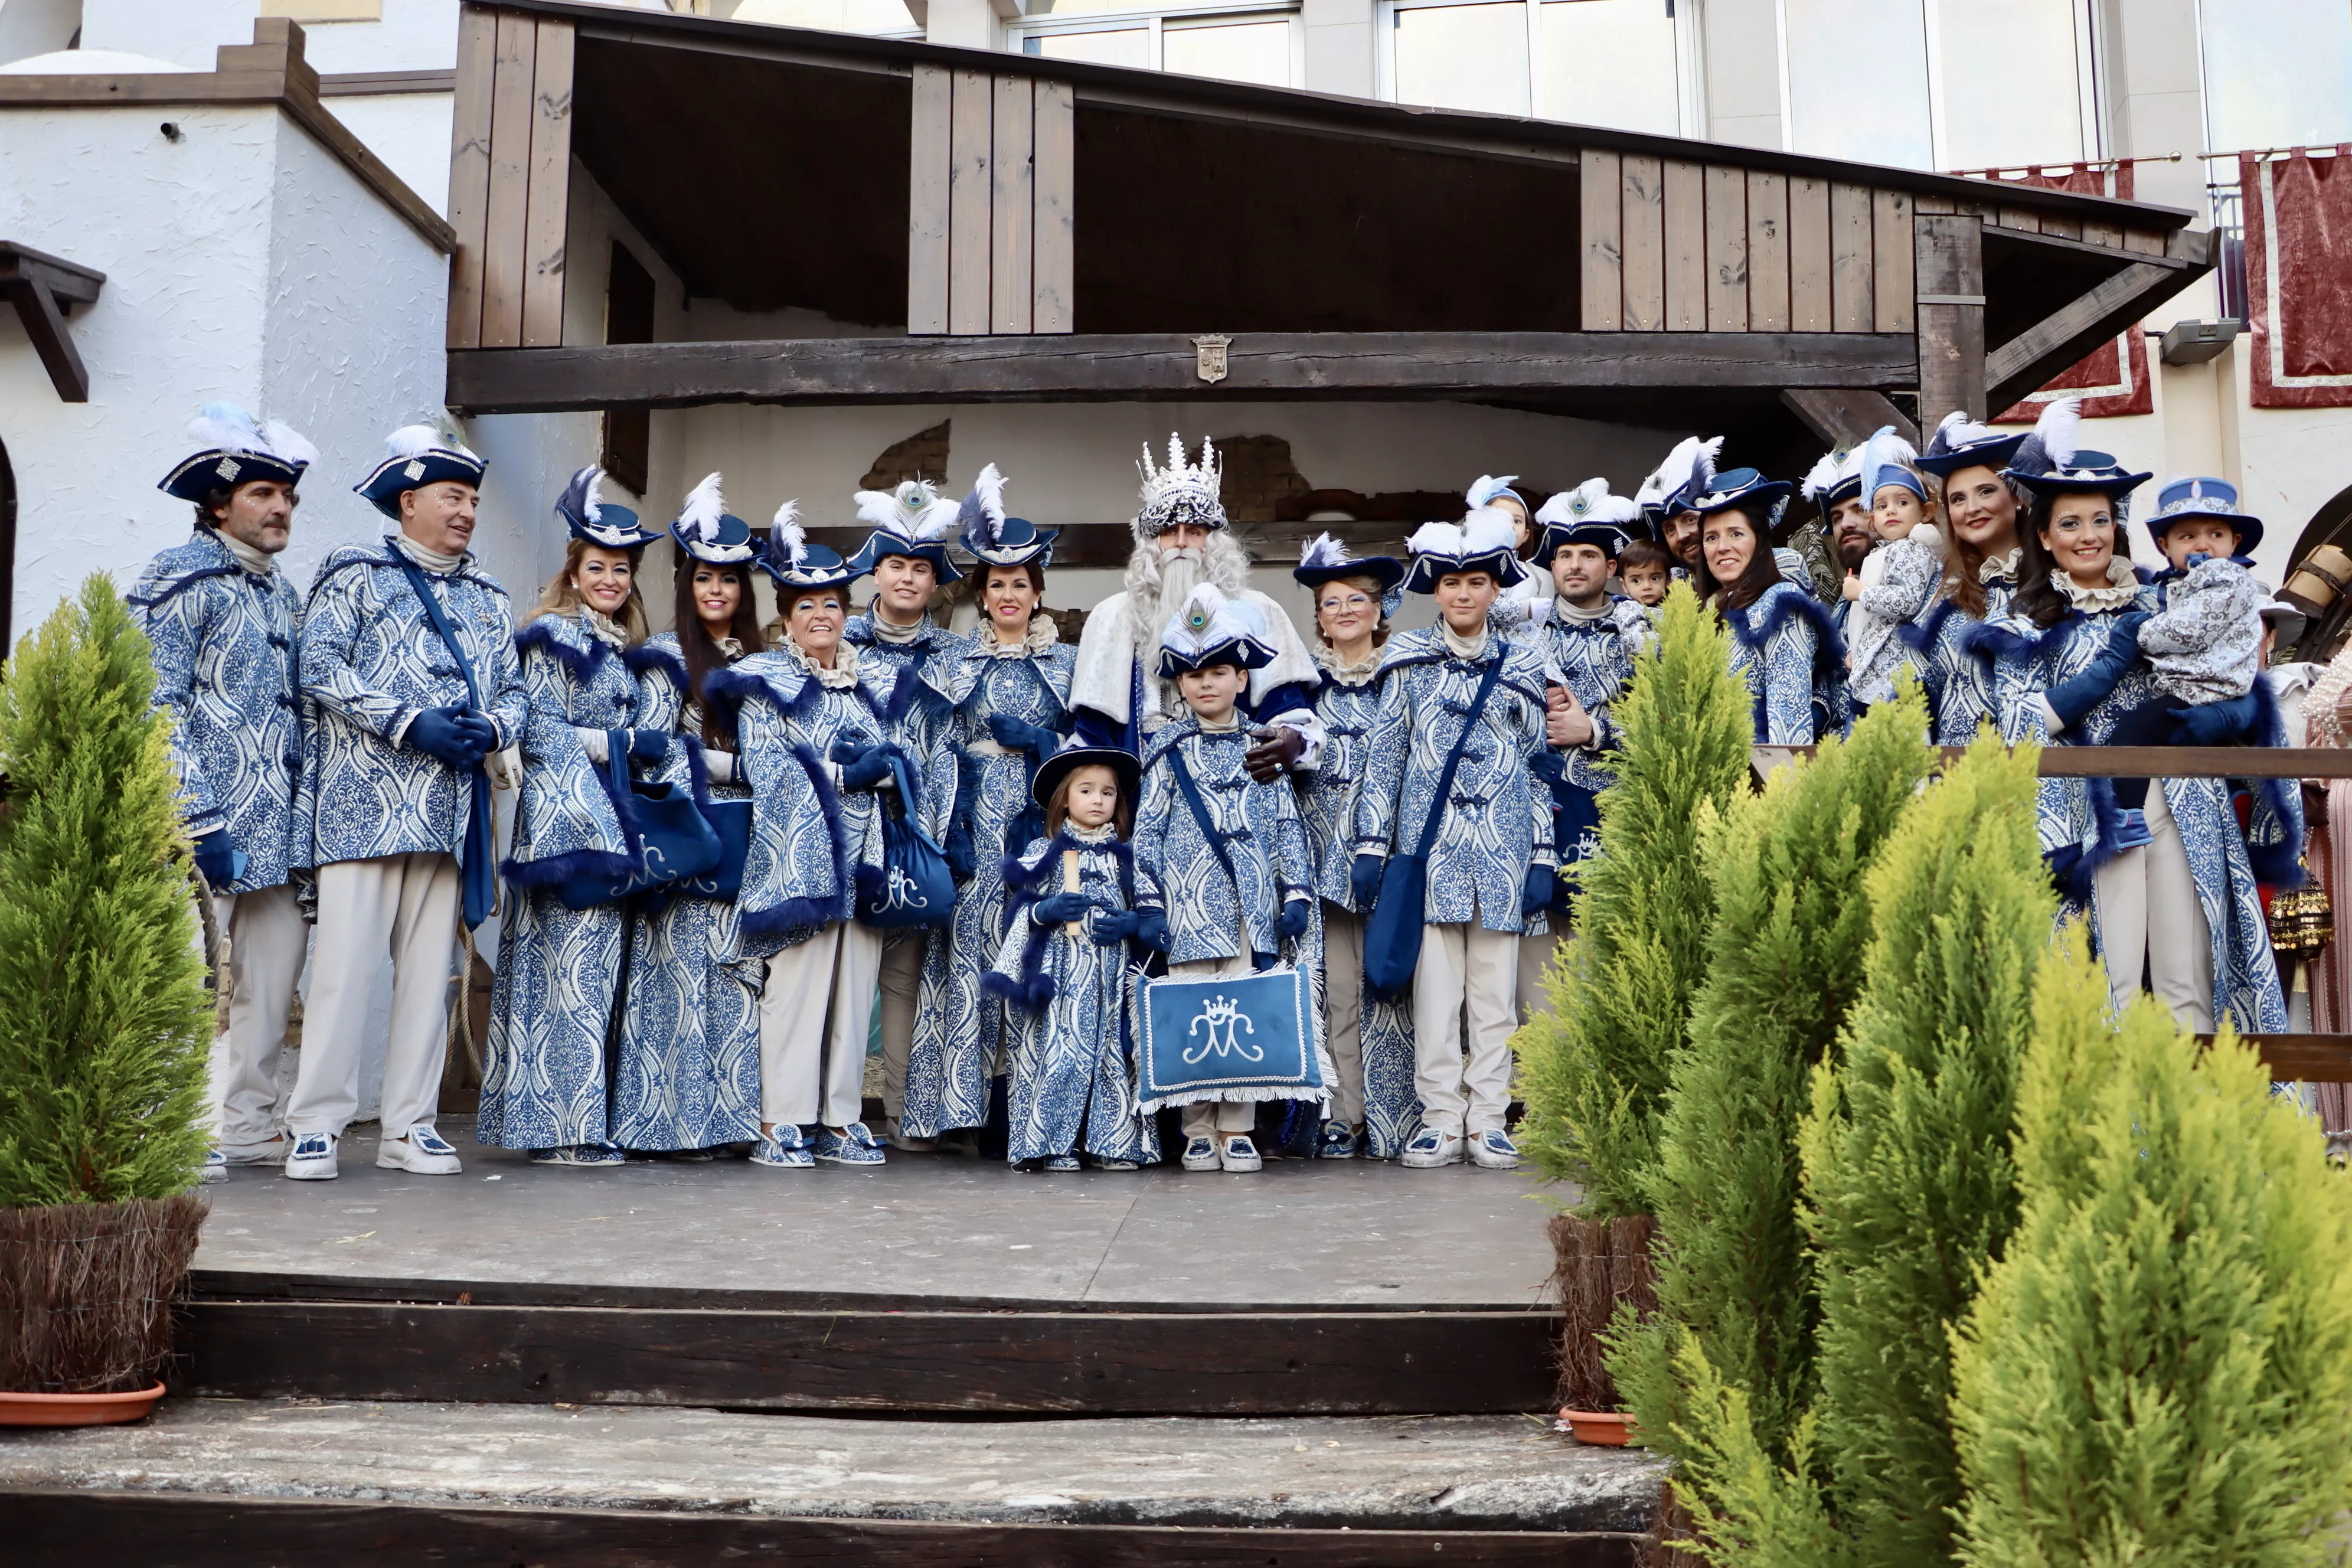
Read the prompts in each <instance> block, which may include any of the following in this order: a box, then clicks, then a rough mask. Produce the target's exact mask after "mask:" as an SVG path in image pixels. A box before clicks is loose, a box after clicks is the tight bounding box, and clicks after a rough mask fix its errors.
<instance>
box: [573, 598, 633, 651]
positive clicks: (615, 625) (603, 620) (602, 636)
mask: <svg viewBox="0 0 2352 1568" xmlns="http://www.w3.org/2000/svg"><path fill="white" fill-rule="evenodd" d="M580 624H581V625H582V626H586V627H587V628H588V634H589V635H590V636H591V637H594V638H595V639H596V640H597V641H598V642H600V643H603V644H604V646H605V647H628V646H629V634H628V633H627V632H626V631H625V630H623V629H622V626H621V624H620V623H619V622H618V621H615V620H614V619H613V617H612V616H608V615H606V614H605V613H604V611H602V610H600V609H598V608H596V607H595V606H594V605H581V606H580Z"/></svg>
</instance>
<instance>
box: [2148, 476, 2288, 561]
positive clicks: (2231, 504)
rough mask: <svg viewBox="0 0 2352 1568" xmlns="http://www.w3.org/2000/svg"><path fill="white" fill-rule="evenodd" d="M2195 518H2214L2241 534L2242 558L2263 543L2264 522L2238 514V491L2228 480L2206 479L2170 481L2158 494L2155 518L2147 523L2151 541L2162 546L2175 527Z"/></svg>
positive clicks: (2238, 551)
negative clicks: (2161, 543)
mask: <svg viewBox="0 0 2352 1568" xmlns="http://www.w3.org/2000/svg"><path fill="white" fill-rule="evenodd" d="M2193 517H2204V518H2211V519H2212V520H2214V521H2217V522H2226V523H2228V524H2229V525H2230V526H2231V528H2234V529H2236V530H2237V531H2238V550H2237V553H2239V554H2241V555H2252V553H2253V552H2254V546H2255V545H2257V544H2260V543H2261V542H2263V520H2262V519H2261V518H2259V517H2256V516H2254V515H2253V513H2252V512H2246V511H2240V510H2238V487H2237V486H2235V485H2233V484H2231V482H2230V481H2229V480H2227V479H2210V478H2207V477H2204V476H2201V475H2200V476H2193V477H2188V478H2182V479H2167V480H2165V481H2164V488H2163V489H2159V490H2158V491H2157V492H2156V514H2155V515H2154V516H2152V517H2150V518H2149V519H2148V520H2147V531H2148V535H2149V537H2151V538H2153V539H2155V540H2157V541H2158V542H2162V540H2163V538H2164V536H2165V535H2166V534H2168V533H2169V532H2171V531H2172V525H2173V524H2174V523H2177V522H2186V521H2189V519H2190V518H2193Z"/></svg>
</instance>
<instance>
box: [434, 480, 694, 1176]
mask: <svg viewBox="0 0 2352 1568" xmlns="http://www.w3.org/2000/svg"><path fill="white" fill-rule="evenodd" d="M603 478H604V471H603V470H602V469H601V468H596V467H594V466H593V465H591V466H590V467H588V468H583V469H581V470H580V471H579V472H578V473H576V474H574V475H573V476H572V482H571V484H570V485H569V486H567V487H566V488H565V489H564V492H563V496H562V500H558V501H557V502H556V503H555V511H556V515H557V516H559V517H561V518H562V519H563V521H564V524H565V526H566V527H567V528H568V529H569V530H570V531H571V535H572V537H571V541H570V542H569V543H568V544H567V546H566V547H565V549H564V552H563V566H562V570H561V571H559V572H557V573H556V574H555V575H554V576H553V577H552V578H551V579H550V580H549V582H548V584H547V589H546V592H545V593H544V594H542V595H541V597H540V602H539V604H538V605H535V606H534V607H533V608H532V609H531V611H530V615H529V616H527V617H525V620H524V625H523V627H522V629H521V630H520V631H519V632H517V633H516V634H515V647H516V648H517V649H518V650H519V652H520V655H521V662H522V680H523V689H524V691H525V693H526V694H527V695H528V697H529V698H530V721H529V722H528V723H527V724H526V725H525V726H524V729H523V734H522V743H521V744H522V784H521V787H520V790H519V792H518V798H517V804H516V808H515V828H514V847H513V853H512V854H511V856H510V857H509V859H508V861H507V863H506V868H505V869H506V876H507V884H508V886H509V889H511V894H512V896H511V897H510V899H509V903H508V908H507V914H506V922H505V926H504V929H503V931H502V932H501V935H500V939H499V966H498V980H497V983H496V984H495V985H494V986H493V987H492V990H491V994H490V1033H489V1047H488V1052H487V1053H486V1055H485V1057H484V1060H483V1064H482V1103H481V1112H480V1115H479V1117H478V1120H477V1121H476V1122H475V1136H476V1137H477V1138H478V1139H479V1140H480V1141H481V1142H484V1143H490V1144H497V1145H499V1146H500V1147H503V1148H508V1149H528V1150H530V1152H531V1160H532V1163H535V1164H542V1165H554V1166H568V1167H593V1166H609V1165H618V1164H621V1163H625V1160H626V1158H627V1156H626V1155H625V1154H624V1153H623V1152H621V1150H620V1148H619V1146H618V1145H617V1144H616V1143H615V1142H614V1139H613V1136H612V1128H611V1125H610V1121H611V1111H612V1109H613V1106H612V1086H611V1084H610V1083H609V1081H608V1079H607V1077H606V1073H605V1056H604V1050H605V1041H606V1038H607V1037H608V1034H609V1033H610V1031H611V1029H612V1026H613V1008H614V1004H615V1001H616V998H618V997H619V996H620V995H621V994H622V993H623V989H624V981H625V970H626V967H627V952H626V943H625V927H626V922H627V919H628V911H627V906H625V904H623V903H621V902H619V901H617V900H615V901H611V902H604V903H597V904H593V905H590V906H589V907H587V908H585V909H575V908H573V907H572V905H571V904H570V903H569V902H567V901H566V899H565V898H564V896H563V894H564V892H565V890H566V888H567V884H571V885H572V886H573V887H574V888H576V885H577V883H576V879H592V880H593V879H600V878H602V879H612V880H614V881H615V882H617V881H619V880H621V879H625V878H627V877H629V876H631V875H632V874H634V873H635V872H637V871H639V870H640V869H641V868H642V860H641V852H640V850H639V848H638V847H637V844H636V837H635V832H634V830H633V827H634V818H635V811H634V807H633V805H632V803H631V800H630V791H629V788H628V784H627V782H626V779H627V774H628V773H629V771H630V770H633V769H634V770H636V771H638V772H643V773H652V772H654V771H656V770H657V769H658V768H659V767H660V765H661V763H662V762H663V761H664V759H665V758H667V755H668V752H669V741H670V737H669V731H667V728H662V727H640V726H639V698H638V693H637V681H636V677H635V674H634V673H633V672H632V671H631V669H630V668H629V664H628V661H627V658H626V657H625V656H626V655H627V653H628V652H629V651H630V650H632V649H634V648H635V647H636V646H637V645H638V644H639V643H641V642H643V641H644V639H645V628H646V617H645V606H644V603H643V601H642V600H641V599H640V598H639V596H638V594H637V583H636V574H637V563H638V561H639V559H640V557H641V556H642V555H643V554H644V552H645V546H646V543H647V542H649V541H650V540H651V539H652V538H654V537H655V536H654V535H652V534H650V533H648V532H646V531H645V530H644V529H642V528H640V527H639V526H638V523H637V519H636V514H635V513H634V512H632V511H630V510H627V509H626V508H625V507H618V506H612V505H609V504H606V503H605V502H604V500H603V499H602V498H601V497H600V496H599V495H598V493H597V491H598V486H599V483H600V481H601V480H602V479H603ZM614 746H620V747H623V748H625V755H624V756H623V757H622V758H621V759H620V763H621V772H622V777H621V778H620V779H618V780H616V779H615V777H614V767H613V765H612V764H613V763H614V756H613V748H614Z"/></svg>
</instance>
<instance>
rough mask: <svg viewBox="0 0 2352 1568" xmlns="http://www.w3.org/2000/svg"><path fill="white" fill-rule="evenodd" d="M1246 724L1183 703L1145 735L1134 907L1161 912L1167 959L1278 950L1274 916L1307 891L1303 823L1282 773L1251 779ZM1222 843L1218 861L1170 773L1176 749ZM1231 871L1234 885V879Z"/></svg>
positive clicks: (1266, 953) (1189, 959)
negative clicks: (1209, 718)
mask: <svg viewBox="0 0 2352 1568" xmlns="http://www.w3.org/2000/svg"><path fill="white" fill-rule="evenodd" d="M1250 744H1251V742H1250V738H1249V731H1248V730H1247V729H1246V728H1244V727H1240V726H1236V727H1235V728H1234V729H1231V730H1203V729H1202V728H1201V721H1200V720H1199V719H1197V718H1195V717H1194V716H1193V715H1192V713H1190V712H1187V713H1186V714H1185V715H1184V716H1183V717H1182V718H1181V719H1179V720H1177V721H1175V722H1173V723H1171V724H1166V725H1163V726H1161V727H1160V730H1159V731H1157V732H1156V733H1154V734H1153V735H1152V737H1151V738H1150V740H1149V741H1147V742H1144V750H1143V804H1142V805H1141V807H1140V808H1139V810H1138V811H1137V812H1136V815H1135V838H1134V846H1135V907H1136V909H1137V910H1141V911H1158V912H1160V913H1161V914H1164V915H1165V916H1166V917H1167V919H1168V936H1169V948H1168V962H1169V963H1194V962H1197V961H1199V960H1201V959H1206V958H1239V957H1243V956H1244V952H1243V949H1242V947H1241V946H1240V943H1241V942H1243V941H1244V940H1245V941H1247V942H1248V943H1249V947H1248V953H1249V954H1253V955H1264V956H1266V957H1272V956H1274V955H1275V954H1276V953H1279V952H1281V951H1282V940H1281V937H1280V936H1279V934H1278V933H1277V932H1276V930H1275V923H1274V922H1275V918H1276V916H1277V915H1279V914H1280V913H1281V912H1282V906H1283V905H1284V904H1286V903H1287V902H1288V901H1289V900H1292V899H1304V898H1307V897H1310V896H1311V894H1312V892H1313V889H1312V888H1311V886H1310V885H1309V878H1308V875H1307V833H1306V828H1305V826H1304V825H1303V824H1302V823H1301V822H1300V820H1299V816H1298V799H1297V795H1296V793H1295V792H1294V791H1293V790H1292V789H1291V787H1290V784H1289V782H1288V781H1287V780H1285V779H1276V780H1275V781H1274V782H1273V783H1272V784H1259V783H1258V782H1257V781H1256V780H1255V779H1253V778H1251V777H1250V776H1249V774H1248V773H1247V772H1246V771H1244V768H1243V767H1242V754H1243V753H1244V752H1246V751H1248V750H1249V747H1250ZM1180 752H1181V755H1182V756H1183V759H1184V766H1185V769H1186V771H1187V772H1189V773H1191V775H1192V784H1193V786H1194V787H1195V788H1196V789H1197V790H1198V791H1199V793H1200V796H1201V805H1202V809H1203V810H1205V811H1206V812H1207V813H1208V815H1209V818H1210V821H1211V823H1212V825H1213V826H1214V828H1215V830H1216V836H1217V842H1218V843H1220V844H1222V845H1223V847H1224V854H1225V858H1226V859H1230V860H1231V861H1232V863H1233V872H1232V874H1231V875H1230V876H1229V875H1227V873H1226V871H1225V863H1224V860H1223V859H1220V858H1219V857H1218V854H1217V851H1216V849H1215V848H1214V847H1212V845H1211V843H1210V840H1209V838H1208V837H1207V836H1206V835H1204V834H1203V833H1202V830H1201V822H1200V819H1199V818H1198V817H1197V816H1194V815H1193V813H1192V807H1191V806H1190V805H1188V804H1187V803H1186V801H1185V799H1184V795H1183V791H1182V790H1181V788H1180V787H1179V786H1178V784H1177V782H1176V770H1175V768H1174V767H1173V765H1172V764H1171V759H1172V758H1173V757H1174V756H1176V755H1177V754H1179V753H1180ZM1236 881H1238V886H1236Z"/></svg>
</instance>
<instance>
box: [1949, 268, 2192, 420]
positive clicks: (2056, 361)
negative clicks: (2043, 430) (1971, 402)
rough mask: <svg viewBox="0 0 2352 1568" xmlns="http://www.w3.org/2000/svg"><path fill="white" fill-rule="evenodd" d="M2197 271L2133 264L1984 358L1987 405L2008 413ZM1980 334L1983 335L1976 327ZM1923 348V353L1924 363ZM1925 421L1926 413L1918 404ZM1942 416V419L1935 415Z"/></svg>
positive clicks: (2174, 291) (2182, 285)
mask: <svg viewBox="0 0 2352 1568" xmlns="http://www.w3.org/2000/svg"><path fill="white" fill-rule="evenodd" d="M2204 271H2205V269H2204V268H2198V267H2182V266H2179V265H2166V264H2160V263H2158V262H2155V261H2151V260H2145V259H2143V260H2137V261H2134V262H2133V263H2132V264H2131V265H2130V266H2128V267H2126V268H2124V269H2123V270H2122V271H2120V272H2118V273H2116V275H2115V276H2114V277H2112V278H2110V279H2107V280H2106V281H2105V282H2104V283H2102V284H2100V285H2099V286H2098V287H2097V288H2095V289H2092V290H2091V291H2090V292H2089V293H2087V294H2084V295H2081V296H2079V297H2078V298H2076V299H2074V300H2070V301H2069V302H2068V303H2066V304H2065V305H2063V306H2062V307H2060V308H2059V309H2058V310H2054V311H2053V312H2052V313H2051V314H2049V315H2047V316H2045V317H2043V318H2042V320H2041V321H2037V322H2035V323H2034V324H2033V325H2032V326H2031V327H2029V328H2027V329H2026V330H2025V331H2022V332H2020V333H2019V334H2018V335H2017V336H2016V337H2013V338H2011V340H2010V341H2009V342H2005V343H2003V344H2001V345H2000V347H1999V348H1997V349H1995V350H1993V351H1992V353H1990V354H1989V355H1987V356H1986V359H1985V367H1984V379H1985V381H1986V382H1987V383H1989V384H1990V385H1989V388H1988V390H1987V392H1986V395H1985V401H1986V403H1987V404H1988V405H1990V406H1991V407H1995V408H2006V407H2008V406H2009V405H2011V404H2012V403H2014V402H2016V401H2017V400H2018V399H2019V398H2021V397H2023V396H2025V395H2028V394H2029V393H2032V392H2036V391H2039V390H2040V389H2041V386H2042V383H2043V382H2045V381H2048V380H2049V379H2050V378H2051V377H2052V376H2053V375H2055V374H2058V373H2059V372H2060V371H2063V370H2064V369H2065V368H2066V367H2067V366H2068V365H2070V364H2073V363H2075V362H2076V361H2077V360H2080V359H2081V358H2082V357H2083V356H2084V354H2086V353H2090V352H2091V350H2092V349H2094V348H2095V347H2097V346H2098V345H2099V344H2100V343H2103V342H2106V341H2107V340H2108V339H2110V338H2112V337H2114V336H2115V335H2116V333H2117V332H2119V331H2123V330H2124V329H2125V328H2126V327H2128V326H2131V325H2132V324H2133V323H2135V322H2137V321H2138V320H2139V319H2140V318H2141V317H2143V316H2145V315H2147V313H2148V312H2149V311H2150V310H2154V309H2156V307H2157V306H2158V305H2160V304H2162V303H2163V302H2164V301H2165V300H2169V299H2171V298H2172V297H2173V296H2174V295H2175V294H2178V293H2179V292H2180V291H2181V290H2182V289H2186V288H2187V287H2189V284H2191V283H2193V282H2195V281H2196V280H2197V279H2199V278H2200V277H2201V276H2203V275H2204ZM1978 331H1979V333H1981V332H1982V331H1983V328H1982V325H1981V323H1979V328H1978ZM1924 356H1925V349H1924V346H1923V349H1922V357H1923V360H1924ZM1921 412H1922V414H1923V416H1924V414H1925V412H1926V409H1925V405H1922V409H1921ZM1938 417H1941V416H1938Z"/></svg>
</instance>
